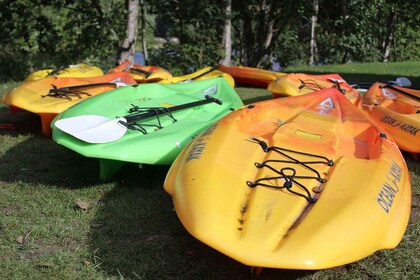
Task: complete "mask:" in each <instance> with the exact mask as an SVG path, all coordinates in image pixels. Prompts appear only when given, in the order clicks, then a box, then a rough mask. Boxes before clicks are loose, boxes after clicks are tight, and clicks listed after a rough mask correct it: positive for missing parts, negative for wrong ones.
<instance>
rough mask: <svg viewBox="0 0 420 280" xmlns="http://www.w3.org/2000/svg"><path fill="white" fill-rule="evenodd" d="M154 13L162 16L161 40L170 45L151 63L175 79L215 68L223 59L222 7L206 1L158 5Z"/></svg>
mask: <svg viewBox="0 0 420 280" xmlns="http://www.w3.org/2000/svg"><path fill="white" fill-rule="evenodd" d="M154 7H155V10H153V12H155V13H158V14H159V16H158V17H157V21H158V26H165V27H166V28H165V29H159V30H158V32H159V33H158V34H159V36H161V37H164V38H166V39H168V41H170V40H171V38H177V39H178V40H179V42H180V43H179V44H178V43H176V42H169V43H167V44H165V45H164V46H163V47H162V48H161V49H155V50H152V51H151V58H150V63H151V64H152V65H159V66H162V67H164V68H166V69H170V70H171V72H172V73H173V74H175V75H179V74H185V73H188V72H191V70H194V69H195V70H197V69H199V68H203V67H205V66H209V65H210V66H214V65H216V64H217V63H218V61H219V60H220V59H221V58H222V56H223V53H222V52H221V46H220V43H221V30H222V27H221V24H220V22H221V20H222V19H221V14H222V13H221V7H220V4H215V3H212V1H210V0H206V1H191V0H190V1H183V2H182V3H180V2H179V1H172V0H170V1H164V0H159V1H156V5H155V6H154Z"/></svg>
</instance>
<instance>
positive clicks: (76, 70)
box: [24, 63, 104, 82]
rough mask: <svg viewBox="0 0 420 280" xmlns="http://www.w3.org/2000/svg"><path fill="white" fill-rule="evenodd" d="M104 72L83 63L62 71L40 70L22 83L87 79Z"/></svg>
mask: <svg viewBox="0 0 420 280" xmlns="http://www.w3.org/2000/svg"><path fill="white" fill-rule="evenodd" d="M103 74H104V72H103V71H102V69H101V68H99V67H96V66H92V65H88V64H85V63H79V64H76V65H69V66H68V67H66V68H63V69H57V70H54V69H42V70H38V71H35V72H33V73H32V74H30V75H29V76H28V77H26V79H25V80H24V82H31V81H36V80H39V79H42V78H46V77H63V78H65V77H67V78H69V77H71V78H87V77H97V76H102V75H103Z"/></svg>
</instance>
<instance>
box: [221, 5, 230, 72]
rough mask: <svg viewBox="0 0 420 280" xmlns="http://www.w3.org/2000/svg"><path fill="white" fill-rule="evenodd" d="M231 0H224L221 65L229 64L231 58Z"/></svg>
mask: <svg viewBox="0 0 420 280" xmlns="http://www.w3.org/2000/svg"><path fill="white" fill-rule="evenodd" d="M231 31H232V0H225V21H224V26H223V42H222V44H223V46H224V52H225V57H224V58H223V59H222V60H221V61H220V63H221V64H223V65H228V66H229V65H230V64H231V56H232V38H231Z"/></svg>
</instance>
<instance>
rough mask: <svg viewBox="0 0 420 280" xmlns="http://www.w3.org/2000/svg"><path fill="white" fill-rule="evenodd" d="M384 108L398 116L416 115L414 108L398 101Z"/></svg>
mask: <svg viewBox="0 0 420 280" xmlns="http://www.w3.org/2000/svg"><path fill="white" fill-rule="evenodd" d="M384 105H385V104H383V106H384ZM386 108H387V109H389V110H392V111H394V112H397V113H400V114H416V113H417V108H416V107H415V106H413V105H411V104H408V103H406V102H404V101H400V100H393V101H392V102H391V103H389V104H387V106H386Z"/></svg>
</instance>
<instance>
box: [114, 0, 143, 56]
mask: <svg viewBox="0 0 420 280" xmlns="http://www.w3.org/2000/svg"><path fill="white" fill-rule="evenodd" d="M126 5H127V9H128V18H127V28H126V37H125V39H124V41H123V43H122V44H121V46H120V48H119V58H118V63H122V62H124V61H126V60H129V61H131V62H134V53H135V51H136V40H137V22H138V18H139V0H126Z"/></svg>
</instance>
